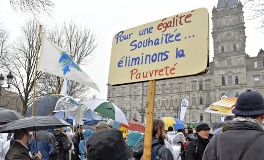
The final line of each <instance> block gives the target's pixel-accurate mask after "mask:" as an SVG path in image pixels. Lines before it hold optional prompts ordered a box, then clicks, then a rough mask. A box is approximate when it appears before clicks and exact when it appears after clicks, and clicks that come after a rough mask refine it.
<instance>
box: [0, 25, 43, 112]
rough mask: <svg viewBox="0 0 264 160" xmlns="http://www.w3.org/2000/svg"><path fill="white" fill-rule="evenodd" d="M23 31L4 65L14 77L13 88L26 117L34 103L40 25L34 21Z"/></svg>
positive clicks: (25, 26)
mask: <svg viewBox="0 0 264 160" xmlns="http://www.w3.org/2000/svg"><path fill="white" fill-rule="evenodd" d="M21 30H22V36H21V37H19V38H18V40H17V41H16V42H15V43H13V45H12V49H11V51H10V52H9V53H8V55H6V56H5V60H4V64H3V65H4V67H5V68H6V70H8V71H12V73H13V75H14V81H13V86H14V87H15V88H16V90H17V92H18V95H19V97H20V99H21V101H22V103H23V109H22V114H23V115H25V114H26V112H27V109H28V105H29V104H31V103H32V96H33V93H32V91H33V86H34V83H33V82H34V73H35V68H36V64H35V62H36V48H37V31H38V25H37V23H36V22H35V21H34V20H30V21H28V22H26V23H25V25H24V26H23V27H22V28H21ZM40 76H41V73H38V74H37V77H40Z"/></svg>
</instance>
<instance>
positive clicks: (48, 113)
mask: <svg viewBox="0 0 264 160" xmlns="http://www.w3.org/2000/svg"><path fill="white" fill-rule="evenodd" d="M45 98H46V99H45ZM31 113H32V108H31V107H30V108H29V110H28V112H27V114H26V115H25V117H24V116H22V115H21V114H20V113H18V112H16V111H14V110H9V109H3V108H0V124H2V125H1V126H0V133H13V132H14V131H15V130H18V129H23V128H24V129H28V130H29V131H39V130H47V129H56V128H60V127H65V126H69V125H71V124H70V123H68V122H72V121H75V123H76V124H78V125H83V123H84V122H86V121H87V122H90V124H91V125H93V124H94V123H96V122H99V121H106V120H107V119H112V120H113V121H115V122H119V123H121V124H124V125H127V126H128V121H127V119H126V117H125V114H124V113H123V112H122V111H121V109H119V108H118V107H117V106H116V105H114V104H113V103H111V102H109V101H104V100H98V99H93V100H88V101H83V102H77V101H75V100H74V99H73V98H71V97H68V96H66V97H61V96H57V95H56V96H46V97H44V99H43V98H41V99H39V100H37V101H36V108H35V113H36V114H34V116H31ZM71 120H72V121H71ZM66 121H67V122H66ZM81 123H82V124H81Z"/></svg>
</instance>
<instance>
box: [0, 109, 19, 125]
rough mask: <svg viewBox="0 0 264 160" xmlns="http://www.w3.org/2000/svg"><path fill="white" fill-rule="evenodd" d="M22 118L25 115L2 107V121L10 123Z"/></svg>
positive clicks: (0, 114)
mask: <svg viewBox="0 0 264 160" xmlns="http://www.w3.org/2000/svg"><path fill="white" fill-rule="evenodd" d="M21 118H24V117H23V116H22V115H21V114H20V113H18V112H17V111H14V110H10V109H5V108H0V123H8V122H12V121H14V120H18V119H21Z"/></svg>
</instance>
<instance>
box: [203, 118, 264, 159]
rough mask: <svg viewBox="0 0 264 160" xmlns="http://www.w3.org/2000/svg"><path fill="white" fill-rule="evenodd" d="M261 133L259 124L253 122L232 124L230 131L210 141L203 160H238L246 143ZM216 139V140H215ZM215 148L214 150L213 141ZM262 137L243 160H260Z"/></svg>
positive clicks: (263, 141) (263, 131)
mask: <svg viewBox="0 0 264 160" xmlns="http://www.w3.org/2000/svg"><path fill="white" fill-rule="evenodd" d="M261 132H262V133H263V135H264V129H263V127H262V126H261V125H260V124H257V123H254V122H233V123H232V126H231V127H230V129H229V130H228V131H226V132H223V133H220V134H219V135H218V136H216V137H215V138H213V139H212V141H211V142H210V143H209V144H208V147H207V149H206V150H205V152H204V156H203V160H216V154H215V150H216V151H217V160H233V159H236V160H238V159H239V157H240V155H241V153H242V151H243V150H244V148H245V147H246V146H247V145H248V144H247V143H248V142H249V141H250V140H251V139H252V138H253V137H254V136H255V135H256V134H258V133H261ZM217 137H218V138H217ZM216 139H217V146H216V148H215V141H216ZM263 144H264V136H261V137H259V138H258V139H257V140H256V141H255V142H254V143H253V144H252V145H251V146H250V148H249V149H248V151H247V152H246V153H245V155H244V157H243V160H248V159H250V160H251V159H252V160H253V159H254V160H262V159H263V157H264V152H263V147H262V146H263Z"/></svg>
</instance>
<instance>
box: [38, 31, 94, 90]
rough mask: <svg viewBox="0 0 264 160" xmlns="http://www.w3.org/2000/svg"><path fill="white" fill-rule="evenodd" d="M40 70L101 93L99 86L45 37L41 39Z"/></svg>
mask: <svg viewBox="0 0 264 160" xmlns="http://www.w3.org/2000/svg"><path fill="white" fill-rule="evenodd" d="M38 70H39V71H43V72H47V73H51V74H53V75H56V76H59V77H63V78H67V79H69V80H72V81H75V82H79V83H80V84H82V85H85V86H89V87H92V88H94V89H96V90H97V91H99V88H98V86H97V85H96V84H95V83H94V81H93V80H92V79H91V78H90V76H89V75H87V74H86V73H85V72H84V71H83V70H82V69H81V68H80V67H79V66H78V65H77V64H76V63H75V62H74V60H73V59H72V58H71V57H70V56H69V55H68V54H67V53H66V52H65V51H63V50H62V49H61V48H60V47H59V46H57V45H56V44H54V43H53V42H51V41H49V40H48V39H47V38H46V37H45V35H43V36H42V39H41V50H40V58H39V65H38Z"/></svg>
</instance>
